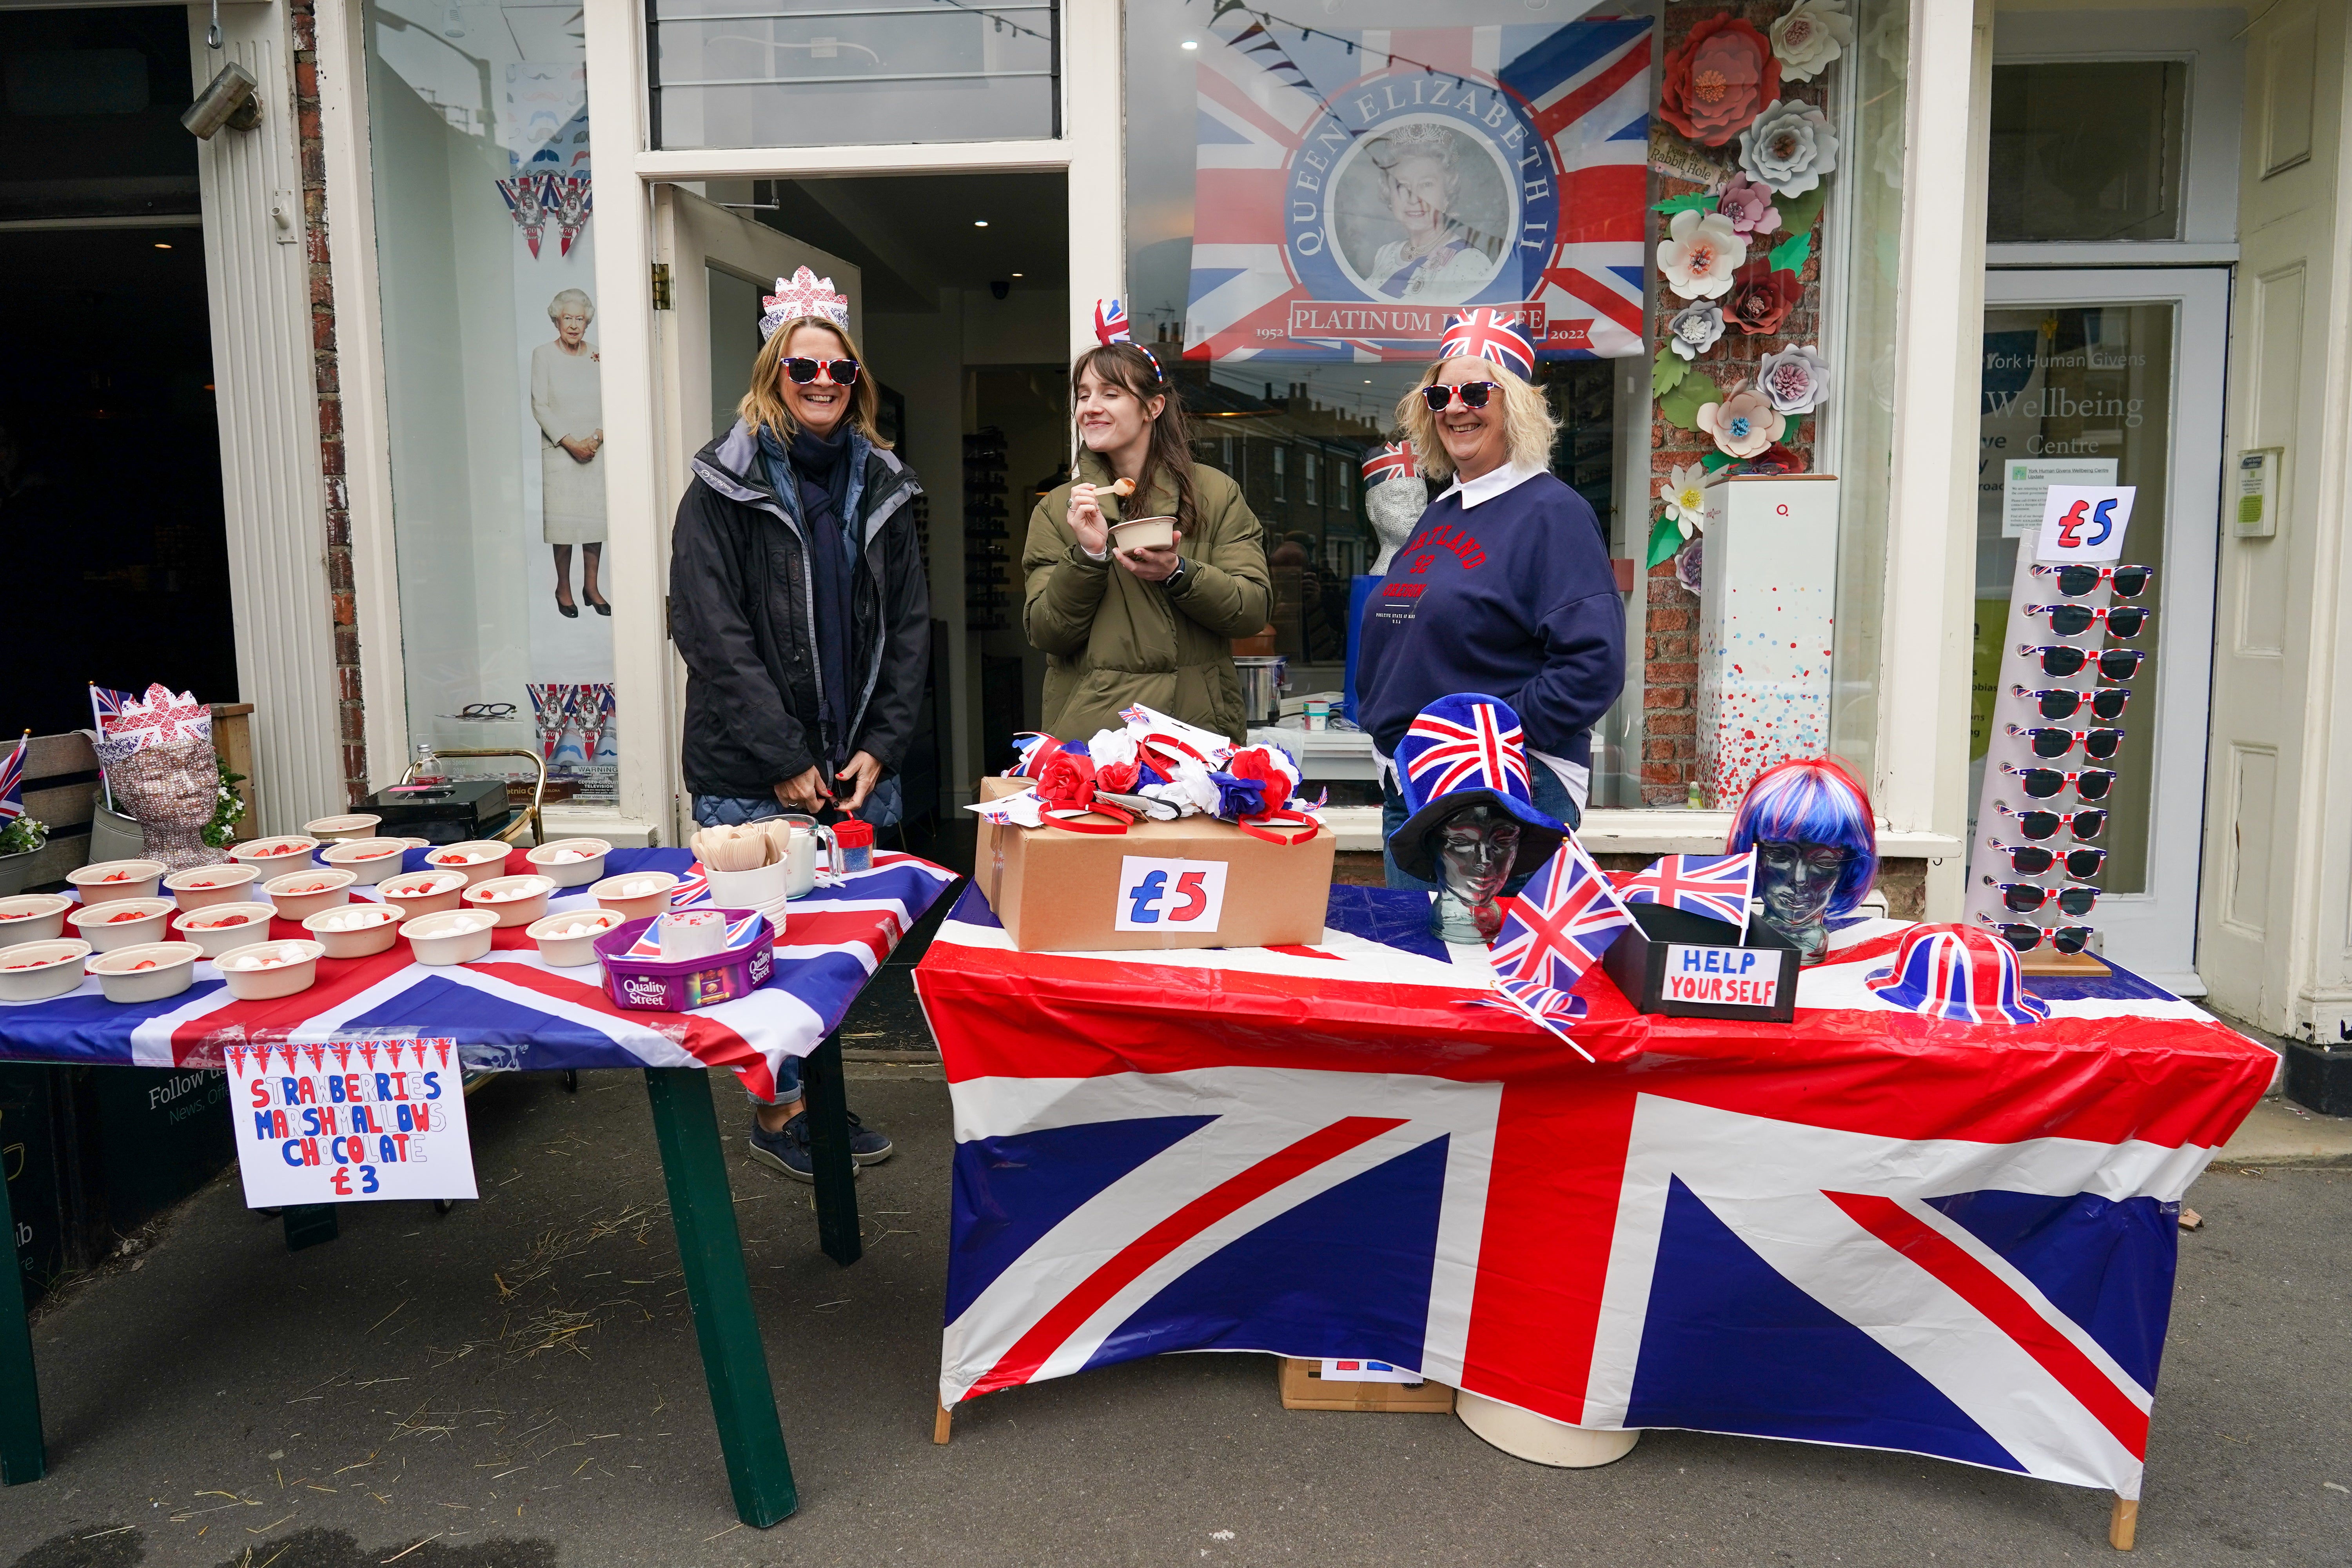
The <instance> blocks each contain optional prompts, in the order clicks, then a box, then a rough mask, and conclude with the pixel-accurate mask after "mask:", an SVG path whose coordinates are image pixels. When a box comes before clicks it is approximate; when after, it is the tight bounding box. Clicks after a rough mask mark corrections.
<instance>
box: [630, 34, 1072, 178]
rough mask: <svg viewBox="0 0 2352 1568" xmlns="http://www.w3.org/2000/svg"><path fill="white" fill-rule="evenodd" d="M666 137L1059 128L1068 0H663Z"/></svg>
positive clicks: (809, 137)
mask: <svg viewBox="0 0 2352 1568" xmlns="http://www.w3.org/2000/svg"><path fill="white" fill-rule="evenodd" d="M648 11H649V15H650V16H651V18H652V32H653V40H652V48H651V54H652V60H651V66H650V70H651V76H652V82H651V87H652V132H653V143H654V145H655V146H656V147H808V146H822V145H856V144H861V143H866V142H983V141H1013V140H1022V139H1027V138H1044V137H1053V136H1058V135H1060V134H1061V124H1060V121H1061V39H1060V24H1061V13H1060V6H1059V5H1058V3H1057V0H989V3H988V4H987V5H963V4H941V5H915V6H910V5H906V4H905V3H904V0H653V4H652V5H650V7H649V8H648Z"/></svg>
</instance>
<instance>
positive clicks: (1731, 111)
mask: <svg viewBox="0 0 2352 1568" xmlns="http://www.w3.org/2000/svg"><path fill="white" fill-rule="evenodd" d="M1778 97H1780V61H1779V60H1778V59H1777V58H1774V56H1773V54H1772V45H1771V43H1770V41H1769V39H1767V38H1766V37H1764V35H1763V34H1761V33H1759V32H1758V31H1757V30H1756V29H1755V28H1754V27H1753V26H1750V25H1749V24H1748V23H1746V22H1743V21H1740V20H1738V18H1736V17H1734V16H1732V15H1731V14H1730V13H1729V12H1723V13H1721V14H1719V15H1717V16H1712V17H1709V18H1708V19H1707V20H1706V21H1704V22H1701V23H1700V24H1699V25H1698V26H1695V27H1693V28H1692V29H1691V30H1690V36H1689V37H1685V39H1684V40H1683V46H1682V47H1680V48H1678V49H1676V50H1675V52H1674V53H1672V54H1670V55H1668V56H1667V57H1666V66H1665V70H1664V72H1663V73H1662V75H1661V77H1660V79H1659V83H1658V113H1659V115H1660V116H1661V117H1662V118H1663V119H1664V121H1666V123H1667V124H1669V125H1671V126H1673V127H1674V128H1675V130H1677V131H1679V132H1682V133H1683V134H1684V135H1685V136H1687V137H1689V138H1690V139H1691V140H1692V141H1694V142H1703V143H1705V144H1706V146H1709V147H1720V146H1722V145H1723V144H1724V143H1725V142H1728V141H1730V140H1731V139H1732V138H1733V137H1734V136H1736V135H1738V133H1739V132H1740V130H1741V129H1742V128H1743V127H1745V126H1746V125H1747V123H1748V121H1751V120H1753V119H1755V118H1756V111H1757V110H1759V109H1761V108H1762V107H1763V106H1764V105H1765V104H1767V103H1769V102H1770V101H1771V100H1773V99H1776V98H1778Z"/></svg>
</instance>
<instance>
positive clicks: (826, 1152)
mask: <svg viewBox="0 0 2352 1568" xmlns="http://www.w3.org/2000/svg"><path fill="white" fill-rule="evenodd" d="M801 1091H802V1093H803V1094H804V1095H806V1096H807V1097H808V1107H807V1110H808V1124H809V1163H811V1164H812V1165H814V1167H815V1171H814V1174H815V1176H816V1237H817V1244H818V1245H819V1246H821V1247H824V1255H825V1256H826V1257H827V1258H832V1259H833V1260H834V1261H835V1263H838V1264H841V1265H842V1266H844V1267H847V1266H848V1265H850V1264H852V1263H855V1262H856V1261H857V1260H858V1258H862V1257H864V1256H865V1253H866V1243H865V1241H864V1240H863V1239H862V1238H861V1237H859V1236H858V1234H857V1180H856V1178H857V1167H856V1164H854V1163H851V1161H850V1158H849V1085H848V1084H847V1083H846V1082H845V1081H844V1079H843V1077H842V1071H841V1037H840V1035H839V1034H831V1035H827V1036H826V1037H824V1044H823V1045H821V1046H819V1047H817V1048H816V1049H815V1050H814V1051H811V1052H810V1053H809V1055H808V1058H807V1059H806V1060H805V1061H803V1062H802V1063H801Z"/></svg>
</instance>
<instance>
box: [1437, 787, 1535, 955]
mask: <svg viewBox="0 0 2352 1568" xmlns="http://www.w3.org/2000/svg"><path fill="white" fill-rule="evenodd" d="M1430 848H1431V851H1432V853H1431V858H1432V859H1433V860H1434V861H1435V862H1436V870H1437V888H1438V897H1437V900H1436V902H1435V904H1434V905H1433V907H1432V908H1433V915H1432V918H1433V921H1434V922H1435V924H1436V928H1437V933H1438V935H1439V936H1441V937H1443V938H1444V939H1445V940H1446V941H1448V942H1485V941H1486V940H1488V939H1489V938H1491V937H1492V936H1493V935H1494V934H1495V932H1496V931H1498V930H1500V929H1501V927H1502V924H1503V911H1502V910H1501V909H1500V908H1498V907H1497V906H1496V902H1495V898H1496V894H1498V893H1500V892H1501V891H1502V890H1503V884H1504V883H1506V882H1507V881H1509V880H1510V879H1511V868H1512V867H1513V865H1515V864H1516V863H1517V860H1518V858H1519V824H1518V820H1517V818H1516V817H1514V816H1511V814H1510V813H1508V812H1507V811H1505V810H1503V809H1502V808H1501V807H1500V806H1495V805H1465V806H1464V807H1463V808H1462V809H1461V810H1460V811H1457V812H1455V813H1454V814H1453V815H1452V816H1448V817H1446V818H1445V820H1444V822H1442V823H1440V824H1439V825H1438V826H1437V829H1436V831H1435V832H1434V833H1433V834H1432V835H1431V836H1430Z"/></svg>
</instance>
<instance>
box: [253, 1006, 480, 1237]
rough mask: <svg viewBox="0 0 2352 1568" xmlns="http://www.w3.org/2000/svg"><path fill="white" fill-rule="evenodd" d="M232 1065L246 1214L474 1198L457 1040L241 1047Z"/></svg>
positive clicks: (351, 1041)
mask: <svg viewBox="0 0 2352 1568" xmlns="http://www.w3.org/2000/svg"><path fill="white" fill-rule="evenodd" d="M223 1055H224V1056H225V1058H226V1066H227V1068H228V1076H229V1085H230V1094H229V1120H230V1122H231V1124H232V1125H234V1126H235V1127H236V1156H237V1169H238V1173H239V1174H241V1175H242V1176H243V1177H244V1179H245V1202H246V1206H247V1207H248V1208H280V1207H283V1206H285V1205H289V1204H339V1203H355V1202H363V1201H367V1200H372V1199H378V1198H470V1197H473V1196H475V1195H476V1194H475V1187H474V1149H473V1144H472V1143H471V1142H469V1140H468V1138H467V1131H466V1095H465V1089H464V1085H463V1083H462V1082H461V1076H462V1074H461V1068H460V1067H459V1065H458V1060H457V1043H456V1042H455V1041H453V1040H441V1039H423V1040H418V1039H404V1040H373V1039H370V1040H339V1041H336V1042H334V1043H332V1044H330V1045H317V1046H232V1047H228V1048H227V1049H226V1051H225V1052H224V1053H223Z"/></svg>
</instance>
